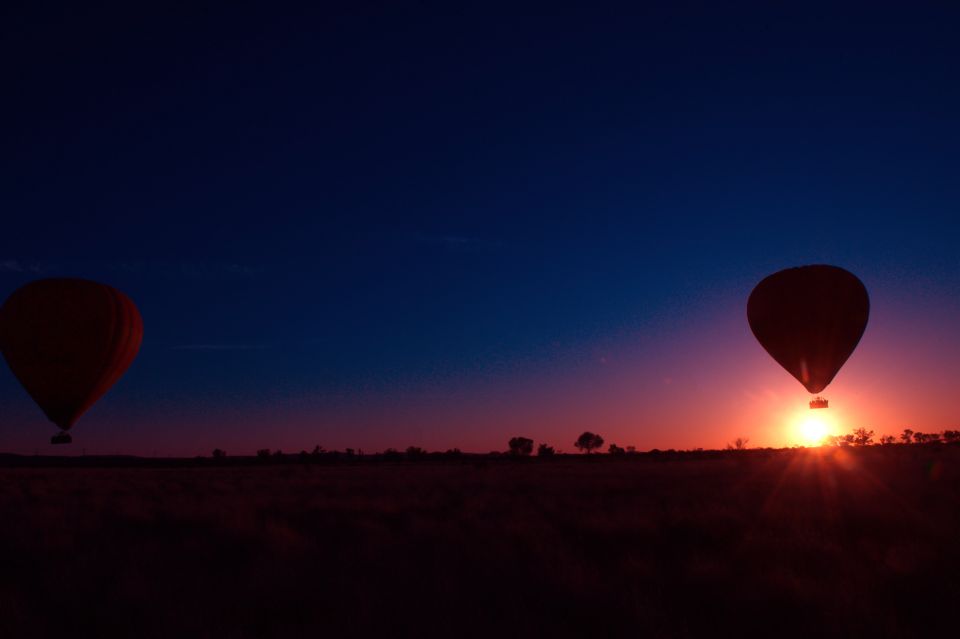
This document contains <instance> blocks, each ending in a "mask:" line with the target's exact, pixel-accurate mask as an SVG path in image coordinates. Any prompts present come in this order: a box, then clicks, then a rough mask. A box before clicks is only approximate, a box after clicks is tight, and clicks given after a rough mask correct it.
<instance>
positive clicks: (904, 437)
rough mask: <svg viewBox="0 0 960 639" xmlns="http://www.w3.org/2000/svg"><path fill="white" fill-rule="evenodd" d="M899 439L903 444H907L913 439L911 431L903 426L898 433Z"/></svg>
mask: <svg viewBox="0 0 960 639" xmlns="http://www.w3.org/2000/svg"><path fill="white" fill-rule="evenodd" d="M900 441H902V442H903V443H904V444H909V443H910V442H912V441H913V431H912V430H910V429H909V428H904V429H903V432H902V433H901V434H900Z"/></svg>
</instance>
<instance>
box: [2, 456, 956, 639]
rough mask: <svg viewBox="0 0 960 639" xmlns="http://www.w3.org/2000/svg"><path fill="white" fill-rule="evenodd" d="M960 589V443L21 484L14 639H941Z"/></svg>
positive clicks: (109, 473)
mask: <svg viewBox="0 0 960 639" xmlns="http://www.w3.org/2000/svg"><path fill="white" fill-rule="evenodd" d="M958 569H960V447H958V446H947V445H891V446H871V447H866V448H862V449H859V448H830V449H826V448H825V449H806V450H803V449H800V450H782V451H767V450H751V451H730V452H722V453H720V452H715V453H662V454H660V455H649V454H645V455H635V456H622V457H612V456H609V455H591V456H579V457H565V456H561V457H558V458H555V459H536V458H534V459H521V460H512V459H505V458H491V459H486V458H484V457H468V458H463V459H452V460H451V459H426V460H421V461H409V462H407V461H392V462H385V461H374V460H366V461H364V460H359V461H355V462H343V461H340V462H336V463H302V462H300V461H297V460H289V461H288V462H287V463H280V464H275V463H271V464H257V463H254V462H253V460H251V461H250V463H236V464H232V465H231V464H220V465H217V464H214V463H198V464H196V465H184V466H171V467H163V466H156V467H137V466H131V467H122V466H121V467H103V468H98V467H73V468H72V467H43V466H39V467H5V468H0V636H3V637H32V636H37V637H40V636H42V637H48V636H90V637H108V636H130V637H133V636H135V637H139V638H144V637H307V636H310V637H317V636H330V637H348V636H377V635H379V636H447V637H458V636H459V637H462V636H511V637H512V636H628V635H629V636H665V637H691V636H706V635H710V636H731V635H738V636H739V635H764V636H774V635H776V636H801V635H804V636H824V635H828V636H862V635H868V634H869V635H873V636H881V637H885V636H917V637H920V636H930V634H931V633H932V632H933V631H934V630H935V629H936V628H941V627H945V626H946V627H949V625H950V624H951V623H953V622H952V620H953V618H954V616H955V608H956V606H957V604H958V603H960V578H958V575H960V572H958ZM78 633H79V634H78Z"/></svg>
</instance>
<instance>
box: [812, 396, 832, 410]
mask: <svg viewBox="0 0 960 639" xmlns="http://www.w3.org/2000/svg"><path fill="white" fill-rule="evenodd" d="M810 408H811V409H813V408H829V403H828V402H827V399H826V398H825V397H821V396H819V395H817V396H816V397H814V398H813V399H811V400H810Z"/></svg>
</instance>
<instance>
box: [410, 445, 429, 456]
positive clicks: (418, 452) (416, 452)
mask: <svg viewBox="0 0 960 639" xmlns="http://www.w3.org/2000/svg"><path fill="white" fill-rule="evenodd" d="M426 454H427V451H425V450H423V449H422V448H420V447H419V446H407V459H419V458H421V457H423V456H424V455H426Z"/></svg>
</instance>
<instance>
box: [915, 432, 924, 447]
mask: <svg viewBox="0 0 960 639" xmlns="http://www.w3.org/2000/svg"><path fill="white" fill-rule="evenodd" d="M913 441H914V442H915V443H917V444H922V443H924V442H925V441H927V435H926V434H925V433H919V432H915V433H913Z"/></svg>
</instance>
